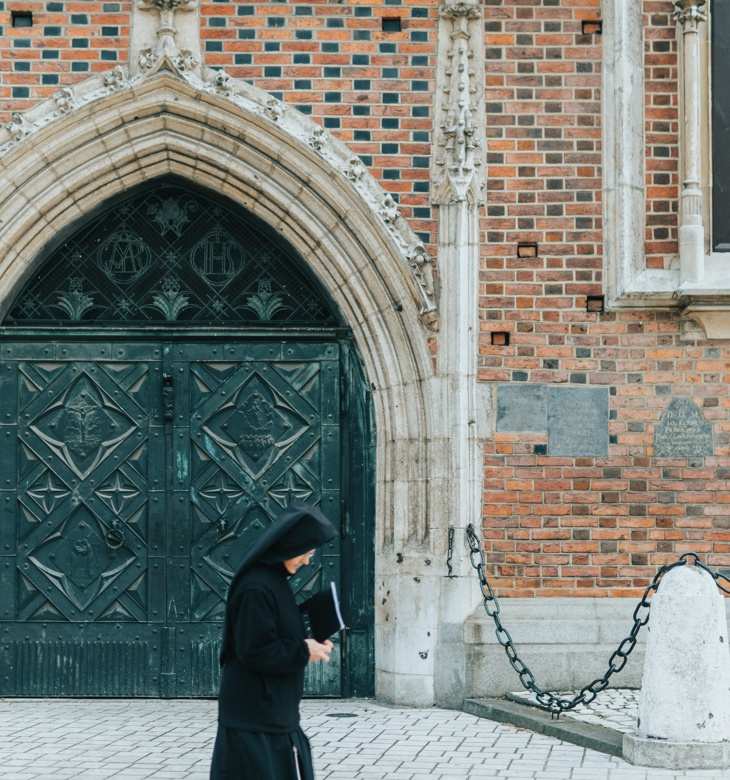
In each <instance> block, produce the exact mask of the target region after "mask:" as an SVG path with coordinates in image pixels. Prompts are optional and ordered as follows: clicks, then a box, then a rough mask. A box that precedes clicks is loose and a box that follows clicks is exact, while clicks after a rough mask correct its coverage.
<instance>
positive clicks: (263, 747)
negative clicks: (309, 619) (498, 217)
mask: <svg viewBox="0 0 730 780" xmlns="http://www.w3.org/2000/svg"><path fill="white" fill-rule="evenodd" d="M334 533H335V531H334V528H333V527H332V525H331V524H330V523H329V521H328V520H327V519H326V518H325V517H324V516H323V515H322V514H321V513H320V512H319V510H317V509H314V508H311V507H290V508H289V510H287V512H285V513H284V515H283V516H282V518H281V519H280V520H278V521H277V522H276V523H274V524H273V525H272V526H271V527H270V528H269V529H268V530H267V531H266V532H265V533H264V534H263V535H262V537H261V538H260V539H259V540H258V541H257V543H256V544H255V545H254V546H253V547H252V549H251V550H250V551H249V553H248V554H247V555H246V557H245V558H244V561H243V563H242V564H241V567H240V568H239V570H238V572H237V574H236V576H235V577H234V579H233V582H232V583H231V587H230V589H229V592H228V601H227V604H226V622H225V627H224V633H223V645H222V650H221V664H222V666H223V669H222V673H221V686H220V693H219V698H218V733H217V735H216V741H215V748H214V750H213V762H212V766H211V775H210V776H211V780H224V779H225V780H314V768H313V765H312V756H311V750H310V746H309V740H308V739H307V737H306V736H305V734H304V732H303V731H302V730H301V728H300V726H299V703H300V701H301V698H302V693H303V689H304V670H305V667H306V665H307V663H308V661H309V650H308V648H307V645H306V643H305V641H304V639H305V629H304V621H303V619H302V615H301V612H300V611H299V608H298V607H297V604H296V602H295V600H294V594H293V593H292V590H291V588H290V586H289V583H288V576H289V575H288V573H287V571H286V570H285V568H284V566H283V565H282V561H284V560H286V559H287V558H293V557H295V556H297V555H301V554H303V553H305V552H307V551H308V550H311V549H313V548H315V547H318V546H319V545H321V544H324V543H325V542H327V541H329V540H330V539H331V538H332V537H333V536H334Z"/></svg>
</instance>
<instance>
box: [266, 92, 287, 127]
mask: <svg viewBox="0 0 730 780" xmlns="http://www.w3.org/2000/svg"><path fill="white" fill-rule="evenodd" d="M283 115H284V106H283V105H282V103H281V101H280V100H277V99H276V98H274V97H272V98H269V99H268V100H267V101H266V105H265V106H264V116H267V117H268V118H269V119H270V120H271V121H272V122H278V121H279V120H280V119H281V117H282V116H283Z"/></svg>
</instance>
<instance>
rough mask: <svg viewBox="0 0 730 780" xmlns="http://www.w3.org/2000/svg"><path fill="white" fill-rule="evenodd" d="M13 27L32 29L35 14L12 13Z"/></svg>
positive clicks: (28, 12)
mask: <svg viewBox="0 0 730 780" xmlns="http://www.w3.org/2000/svg"><path fill="white" fill-rule="evenodd" d="M10 18H11V19H12V23H13V27H32V26H33V14H32V13H31V12H30V11H11V12H10Z"/></svg>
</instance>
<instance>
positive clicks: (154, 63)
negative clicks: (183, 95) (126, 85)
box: [135, 0, 199, 73]
mask: <svg viewBox="0 0 730 780" xmlns="http://www.w3.org/2000/svg"><path fill="white" fill-rule="evenodd" d="M197 4H198V3H197V0H137V6H136V9H138V11H141V12H149V13H154V14H156V15H158V19H157V24H156V28H155V31H154V34H155V38H156V40H155V42H154V44H152V45H148V46H146V47H144V48H142V49H141V50H139V54H138V56H137V64H138V65H139V69H140V70H141V71H142V72H143V73H154V72H155V71H157V70H159V69H160V68H163V67H167V68H168V69H170V70H173V71H177V72H184V71H190V70H194V69H195V68H197V66H198V65H199V61H198V58H197V57H196V56H195V54H194V53H193V52H191V51H190V50H189V49H180V48H179V46H178V42H177V37H178V32H179V31H178V27H177V19H176V13H177V12H183V11H192V10H193V9H195V8H196V7H197ZM138 11H135V12H138ZM142 35H144V32H143V33H142Z"/></svg>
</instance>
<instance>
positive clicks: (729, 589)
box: [466, 523, 730, 719]
mask: <svg viewBox="0 0 730 780" xmlns="http://www.w3.org/2000/svg"><path fill="white" fill-rule="evenodd" d="M466 539H467V543H468V545H469V561H470V562H471V565H472V567H473V569H474V570H475V572H476V575H477V578H478V580H479V589H480V591H481V594H482V603H483V606H484V611H485V612H486V613H487V615H488V616H489V617H490V618H491V619H492V621H493V622H494V627H495V635H496V637H497V641H498V642H499V644H500V645H502V647H503V648H504V652H505V654H506V656H507V660H508V661H509V663H510V666H511V667H512V668H513V669H514V671H515V672H516V674H517V676H518V677H519V679H520V684H521V685H522V687H523V688H524V689H525V690H527V691H530V692H531V693H533V694H535V700H536V702H537V704H538V706H540V707H541V708H542V709H544V710H547V711H548V712H549V713H550V717H551V718H552V719H557V718H559V717H560V715H561V713H563V712H567V711H568V710H572V709H575V707H578V706H579V705H581V704H590V703H591V702H592V701H593V700H594V699H595V698H596V696H597V695H598V694H599V693H601V692H602V691H604V690H606V688H608V685H609V682H610V680H611V677H612V676H613V675H614V674H616V673H617V672H620V671H621V670H622V669H623V668H624V666H626V663H627V662H628V660H629V656H630V655H631V653H632V652H633V651H634V648H635V647H636V644H637V641H638V636H639V632H640V631H641V629H642V628H643V627H644V626H645V625H646V624H647V623H648V622H649V614H650V610H651V601H650V600H649V599H650V596H652V595H653V594H654V593H656V591H657V590H658V588H659V583H660V582H661V580H662V577H664V575H665V574H666V573H667V572H668V571H671V570H672V569H674V568H676V567H677V566H686V565H688V564H689V565H692V566H697V567H698V568H700V569H704V571H706V572H707V573H708V574H709V575H710V576H711V577H712V578H713V579H714V580H715V583H716V584H717V587H718V588H720V590H721V591H723V592H724V593H728V594H730V578H728V577H726V576H725V575H724V574H722V573H720V572H718V571H714V570H712V569H710V568H709V567H708V566H706V565H705V564H704V563H702V561H700V558H699V556H698V555H697V553H693V552H689V553H684V554H683V555H681V556H680V557H679V559H678V560H676V561H675V562H674V563H669V564H665V565H663V566H660V567H659V569H657V571H656V574H655V575H654V577H653V578H652V580H651V582H650V583H649V585H648V586H647V588H646V590H645V591H644V594H643V596H642V597H641V599H640V600H639V602H638V604H637V605H636V607H635V608H634V613H633V624H632V626H631V631H630V632H629V634H628V636H626V637H625V638H624V639H622V640H621V642H620V643H619V645H618V647H617V648H616V650H614V652H613V653H612V654H611V657H610V658H609V661H608V668H607V669H606V671H605V673H604V674H603V676H602V677H597V678H596V679H595V680H593V681H592V682H590V683H588V685H585V686H584V687H583V688H581V690H580V691H579V692H578V693H577V694H576V695H575V696H573V697H572V698H570V699H568V698H564V697H562V696H559V695H557V694H556V693H554V692H552V691H546V690H544V689H543V688H541V687H540V686H539V685H538V684H537V683H536V681H535V675H534V674H533V673H532V671H531V670H530V668H529V667H528V666H527V664H526V663H525V662H524V661H523V660H522V659H521V658H520V656H519V653H518V652H517V648H516V647H515V645H514V642H513V641H512V637H511V636H510V633H509V631H507V629H506V628H505V627H504V626H503V625H502V620H501V618H500V612H501V610H500V606H499V600H498V599H497V594H496V593H495V592H494V590H493V589H492V586H491V584H490V583H489V580H488V578H487V574H486V559H485V556H484V549H483V547H482V544H481V542H480V540H479V537H478V536H477V535H476V532H475V531H474V526H473V525H472V524H471V523H470V524H469V525H468V526H467V527H466ZM477 558H478V560H475V559H477ZM690 562H691V563H690Z"/></svg>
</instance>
